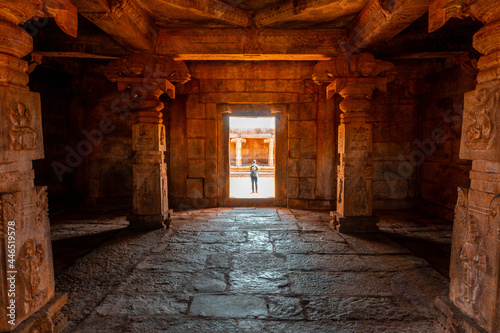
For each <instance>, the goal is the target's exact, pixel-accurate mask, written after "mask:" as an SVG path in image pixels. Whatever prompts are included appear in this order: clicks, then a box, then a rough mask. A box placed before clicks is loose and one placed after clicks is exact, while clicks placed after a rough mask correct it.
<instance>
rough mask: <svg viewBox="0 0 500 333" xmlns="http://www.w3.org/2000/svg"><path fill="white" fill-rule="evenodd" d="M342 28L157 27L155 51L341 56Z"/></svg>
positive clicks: (214, 56) (203, 56)
mask: <svg viewBox="0 0 500 333" xmlns="http://www.w3.org/2000/svg"><path fill="white" fill-rule="evenodd" d="M342 38H344V31H343V30H335V29H328V30H324V29H311V30H280V29H264V30H254V29H252V30H248V29H185V30H169V29H165V30H160V34H159V36H158V43H157V46H156V54H158V55H167V56H170V57H173V58H174V59H176V60H193V61H195V60H196V61H203V60H252V61H254V60H290V61H293V60H309V61H314V60H328V59H330V58H331V57H332V56H341V55H342V50H341V48H340V47H339V45H338V40H339V39H342Z"/></svg>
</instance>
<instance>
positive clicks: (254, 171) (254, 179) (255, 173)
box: [249, 160, 260, 193]
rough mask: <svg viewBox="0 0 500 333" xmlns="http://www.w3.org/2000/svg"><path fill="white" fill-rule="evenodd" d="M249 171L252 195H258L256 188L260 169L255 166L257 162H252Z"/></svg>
mask: <svg viewBox="0 0 500 333" xmlns="http://www.w3.org/2000/svg"><path fill="white" fill-rule="evenodd" d="M249 169H250V178H251V179H252V193H259V189H258V188H257V180H258V178H259V169H260V167H259V166H258V165H257V161H255V160H253V162H252V165H250V167H249ZM254 184H255V188H254ZM254 189H255V190H254Z"/></svg>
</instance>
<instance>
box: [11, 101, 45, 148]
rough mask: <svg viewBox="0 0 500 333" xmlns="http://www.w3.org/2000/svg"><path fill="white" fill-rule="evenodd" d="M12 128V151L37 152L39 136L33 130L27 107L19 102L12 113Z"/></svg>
mask: <svg viewBox="0 0 500 333" xmlns="http://www.w3.org/2000/svg"><path fill="white" fill-rule="evenodd" d="M10 120H11V122H12V127H11V130H10V137H11V140H12V142H11V145H10V147H11V149H13V150H36V149H37V148H38V147H37V145H36V138H37V134H36V132H35V130H34V129H33V124H32V117H31V114H30V111H29V110H28V108H26V106H25V105H24V104H23V103H21V102H19V103H18V104H17V108H16V109H15V110H12V112H11V113H10Z"/></svg>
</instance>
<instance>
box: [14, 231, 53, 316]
mask: <svg viewBox="0 0 500 333" xmlns="http://www.w3.org/2000/svg"><path fill="white" fill-rule="evenodd" d="M43 260H44V251H43V248H42V245H41V244H37V243H36V242H35V240H33V239H29V240H28V241H26V243H24V245H23V247H22V248H21V252H20V255H19V259H18V265H19V269H18V271H19V275H20V277H21V283H22V286H23V289H22V293H23V295H24V297H23V299H22V301H23V303H22V307H23V311H24V313H29V312H30V309H33V308H35V307H37V306H38V305H39V303H40V302H43V300H44V299H45V295H46V291H45V290H42V288H41V286H40V283H41V277H40V267H41V266H42V262H43Z"/></svg>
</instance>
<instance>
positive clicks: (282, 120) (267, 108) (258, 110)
mask: <svg viewBox="0 0 500 333" xmlns="http://www.w3.org/2000/svg"><path fill="white" fill-rule="evenodd" d="M287 111H288V104H259V103H256V104H250V103H246V104H218V105H217V122H218V124H217V128H218V132H219V133H218V135H217V178H218V179H217V183H218V187H217V196H218V198H217V202H218V205H219V206H222V207H242V206H280V207H285V206H286V202H287V170H288V168H287V166H288V112H287ZM230 117H275V118H276V130H275V134H276V142H275V161H274V165H275V174H274V184H275V197H274V198H266V199H250V198H230V196H229V194H230V193H229V183H230V167H229V149H230V147H229V145H230V140H229V118H230Z"/></svg>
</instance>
